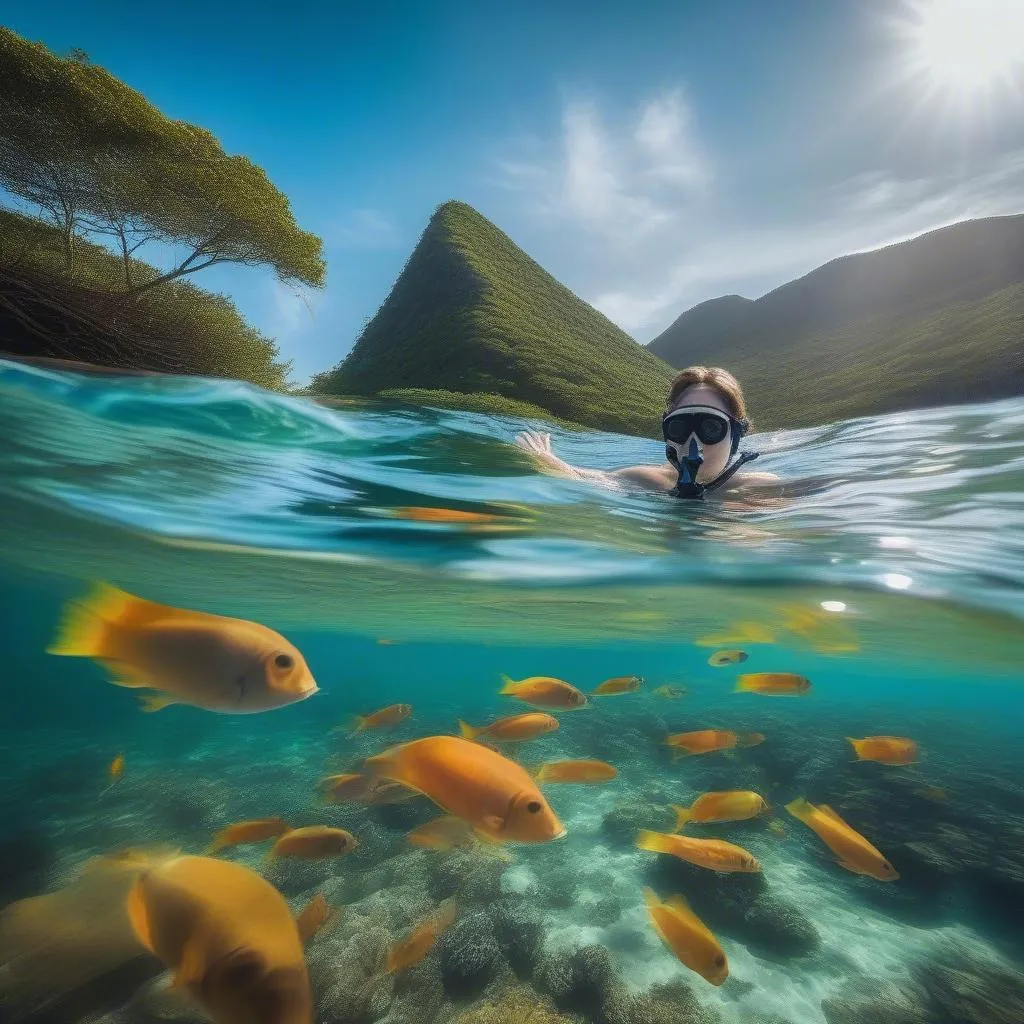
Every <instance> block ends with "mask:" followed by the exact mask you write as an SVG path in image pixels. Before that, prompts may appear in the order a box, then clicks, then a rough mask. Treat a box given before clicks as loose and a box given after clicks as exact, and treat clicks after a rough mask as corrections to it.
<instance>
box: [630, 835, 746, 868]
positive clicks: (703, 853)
mask: <svg viewBox="0 0 1024 1024" xmlns="http://www.w3.org/2000/svg"><path fill="white" fill-rule="evenodd" d="M636 845H637V848H638V849H640V850H649V851H650V852H651V853H667V854H668V855H669V856H670V857H678V858H679V859H680V860H685V861H687V863H689V864H696V865H697V867H700V868H710V869H711V870H712V871H722V872H732V871H744V872H756V871H760V870H761V865H760V864H759V863H758V860H757V858H756V857H755V856H754V855H753V854H751V853H749V852H748V851H746V850H744V849H743V847H742V846H735V845H734V844H733V843H727V842H725V841H724V840H722V839H693V838H692V837H690V836H683V835H678V834H672V835H669V834H668V833H667V832H648V831H647V830H646V829H645V830H643V831H642V832H640V833H638V835H637V837H636Z"/></svg>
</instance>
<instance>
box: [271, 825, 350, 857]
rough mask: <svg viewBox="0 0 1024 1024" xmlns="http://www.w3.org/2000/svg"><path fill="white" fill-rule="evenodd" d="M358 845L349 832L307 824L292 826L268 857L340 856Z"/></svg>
mask: <svg viewBox="0 0 1024 1024" xmlns="http://www.w3.org/2000/svg"><path fill="white" fill-rule="evenodd" d="M358 845H359V840H357V839H356V837H355V836H354V835H352V833H351V832H346V831H345V829H343V828H331V827H330V826H328V825H307V826H306V827H305V828H293V829H292V830H291V831H290V832H285V834H284V835H283V836H281V838H280V839H278V841H277V842H276V843H274V845H273V846H272V847H271V848H270V853H268V854H267V856H268V857H270V858H273V857H301V858H302V859H303V860H320V859H322V858H324V857H342V856H344V855H345V854H346V853H351V852H352V851H353V850H354V849H355V848H356V847H357V846H358Z"/></svg>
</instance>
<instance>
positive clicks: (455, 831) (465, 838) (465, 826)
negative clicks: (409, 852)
mask: <svg viewBox="0 0 1024 1024" xmlns="http://www.w3.org/2000/svg"><path fill="white" fill-rule="evenodd" d="M405 838H406V839H407V840H408V841H409V842H410V843H411V844H412V845H413V846H421V847H424V848H425V849H428V850H442V851H445V852H447V851H448V850H454V849H455V848H456V847H459V846H469V845H470V844H472V843H473V842H474V838H473V828H472V826H471V825H470V824H469V822H468V821H463V820H462V819H461V818H456V817H455V816H454V815H452V814H444V815H442V816H441V817H440V818H432V819H431V820H430V821H428V822H425V823H424V824H423V825H420V826H419V828H414V829H413V830H412V831H411V832H410V833H409V834H408V835H407V836H406V837H405Z"/></svg>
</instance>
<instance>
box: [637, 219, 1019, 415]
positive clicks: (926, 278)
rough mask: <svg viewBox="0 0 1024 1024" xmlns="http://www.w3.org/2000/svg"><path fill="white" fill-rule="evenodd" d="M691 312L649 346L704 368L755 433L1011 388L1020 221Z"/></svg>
mask: <svg viewBox="0 0 1024 1024" xmlns="http://www.w3.org/2000/svg"><path fill="white" fill-rule="evenodd" d="M736 298H737V297H731V296H727V297H726V298H724V299H721V300H713V301H712V302H708V303H702V304H701V305H700V306H696V307H694V308H693V309H692V310H689V311H688V312H687V313H684V314H683V316H681V317H679V319H678V320H676V322H675V323H674V324H673V325H672V326H671V327H670V328H669V329H668V330H667V331H665V332H664V333H663V334H662V335H660V336H659V337H658V338H656V339H655V340H654V341H652V342H651V344H650V346H649V347H650V348H651V350H652V351H655V352H656V353H657V354H659V355H661V356H662V357H663V358H665V359H666V360H667V361H668V362H670V363H672V364H673V365H674V366H686V365H688V364H690V363H701V362H710V363H715V364H718V365H723V366H726V367H728V368H729V369H730V370H732V371H733V372H734V373H735V374H736V375H737V376H738V377H739V378H740V379H741V380H742V381H743V383H744V385H745V387H746V388H747V390H748V393H749V397H750V400H751V405H752V409H753V413H754V417H755V419H756V420H757V422H758V424H759V425H760V426H762V427H768V426H783V425H793V426H800V425H810V424H815V423H822V422H825V421H828V420H835V419H840V418H843V417H847V416H856V415H867V414H870V413H877V412H885V411H892V410H896V409H907V408H914V407H917V408H921V407H924V406H928V405H938V404H946V403H955V402H965V401H982V400H985V399H992V398H1003V397H1008V396H1011V395H1020V394H1024V216H1017V217H998V218H989V219H986V220H977V221H967V222H964V223H962V224H956V225H953V226H952V227H948V228H942V229H940V230H938V231H932V232H929V233H928V234H925V235H921V236H919V237H917V238H914V239H911V240H910V241H908V242H902V243H900V244H898V245H892V246H888V247H886V248H885V249H879V250H877V251H875V252H869V253H861V254H858V255H855V256H845V257H842V258H840V259H837V260H833V261H832V262H831V263H828V264H826V265H825V266H823V267H819V268H818V269H817V270H815V271H812V272H811V273H810V274H808V275H806V276H805V277H802V278H800V279H799V280H797V281H792V282H790V283H789V284H786V285H783V286H782V287H780V288H777V289H775V290H774V291H773V292H770V293H769V294H767V295H765V296H763V297H762V298H760V299H758V300H757V301H755V302H749V301H744V302H736V301H735V299H736Z"/></svg>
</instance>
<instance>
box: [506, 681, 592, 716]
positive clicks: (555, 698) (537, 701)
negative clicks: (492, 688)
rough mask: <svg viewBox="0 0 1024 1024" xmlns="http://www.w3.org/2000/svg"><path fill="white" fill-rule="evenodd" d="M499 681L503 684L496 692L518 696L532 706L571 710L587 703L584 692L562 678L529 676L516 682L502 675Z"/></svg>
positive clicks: (507, 695) (508, 695)
mask: <svg viewBox="0 0 1024 1024" xmlns="http://www.w3.org/2000/svg"><path fill="white" fill-rule="evenodd" d="M501 681H502V683H503V686H502V688H501V689H500V690H499V691H498V692H499V693H500V694H501V695H502V696H503V697H518V698H519V700H521V701H524V702H525V703H526V704H532V705H533V706H534V707H538V708H553V709H556V710H560V711H572V710H573V709H575V708H582V707H584V706H585V705H586V703H587V697H586V694H584V693H582V692H581V691H580V690H577V689H576V687H575V686H573V685H572V684H571V683H567V682H565V680H563V679H554V678H552V677H551V676H530V678H529V679H520V680H519V681H518V682H516V681H515V680H514V679H509V677H508V676H504V675H503V676H502V677H501Z"/></svg>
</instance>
